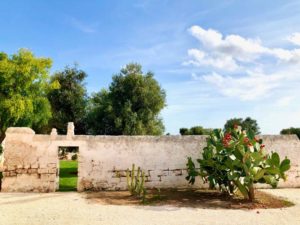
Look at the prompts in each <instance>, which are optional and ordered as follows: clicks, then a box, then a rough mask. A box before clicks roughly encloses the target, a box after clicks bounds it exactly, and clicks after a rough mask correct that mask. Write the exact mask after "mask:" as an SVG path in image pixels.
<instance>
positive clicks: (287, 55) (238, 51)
mask: <svg viewBox="0 0 300 225" xmlns="http://www.w3.org/2000/svg"><path fill="white" fill-rule="evenodd" d="M189 32H190V33H191V34H192V35H193V36H194V37H195V38H197V39H198V40H199V41H200V42H201V43H202V48H201V49H190V50H188V54H189V56H190V57H191V58H192V59H191V60H190V61H188V62H186V63H185V64H193V65H196V66H202V65H207V66H211V67H214V68H218V69H223V70H228V71H232V70H238V69H241V66H242V63H255V61H256V60H259V59H260V58H261V57H263V56H271V57H273V58H275V59H277V60H278V61H279V62H283V63H286V62H288V63H293V64H298V63H299V64H300V49H292V50H287V49H283V48H269V47H266V46H264V45H262V42H261V41H260V39H251V38H244V37H242V36H240V35H236V34H231V35H227V36H223V35H222V34H221V33H220V32H218V31H216V30H212V29H207V30H205V29H203V28H202V27H200V26H192V27H191V28H190V29H189ZM289 40H290V41H292V42H293V43H294V44H300V33H295V34H293V35H292V36H290V37H289ZM197 50H198V51H199V52H201V57H198V56H199V54H195V53H196V51H197Z"/></svg>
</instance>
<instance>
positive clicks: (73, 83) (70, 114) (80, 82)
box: [48, 65, 87, 134]
mask: <svg viewBox="0 0 300 225" xmlns="http://www.w3.org/2000/svg"><path fill="white" fill-rule="evenodd" d="M86 77H87V75H86V73H85V72H84V71H82V70H80V69H78V68H77V66H76V65H75V66H74V67H66V68H65V69H64V70H63V71H60V72H57V73H55V74H54V75H53V76H52V77H51V81H52V82H54V81H55V82H58V83H59V84H60V88H59V89H55V90H52V91H50V92H49V93H48V99H49V101H50V103H51V108H52V115H53V117H52V119H51V120H50V123H49V128H50V129H51V127H54V128H56V129H57V131H58V133H60V134H65V133H66V130H67V123H68V122H74V124H75V133H76V134H85V133H86V125H85V122H84V119H85V117H86V105H87V93H86V89H85V86H84V79H85V78H86Z"/></svg>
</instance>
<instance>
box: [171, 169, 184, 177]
mask: <svg viewBox="0 0 300 225" xmlns="http://www.w3.org/2000/svg"><path fill="white" fill-rule="evenodd" d="M172 173H173V174H174V175H175V176H181V175H182V170H181V169H175V170H172Z"/></svg>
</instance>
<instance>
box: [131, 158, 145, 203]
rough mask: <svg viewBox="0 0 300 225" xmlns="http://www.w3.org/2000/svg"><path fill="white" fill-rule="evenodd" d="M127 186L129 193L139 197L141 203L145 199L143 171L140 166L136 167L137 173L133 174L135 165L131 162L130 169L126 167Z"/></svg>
mask: <svg viewBox="0 0 300 225" xmlns="http://www.w3.org/2000/svg"><path fill="white" fill-rule="evenodd" d="M126 176H127V188H128V190H129V192H130V194H131V195H133V196H136V197H141V198H142V201H143V203H144V202H145V200H146V188H145V187H144V184H145V172H144V171H142V170H141V168H140V167H138V169H137V173H136V174H135V165H134V164H132V169H131V171H130V170H129V169H127V171H126Z"/></svg>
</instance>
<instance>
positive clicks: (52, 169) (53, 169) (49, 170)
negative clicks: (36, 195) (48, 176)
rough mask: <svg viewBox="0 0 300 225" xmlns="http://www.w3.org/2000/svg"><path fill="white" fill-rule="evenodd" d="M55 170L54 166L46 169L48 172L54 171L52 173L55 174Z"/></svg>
mask: <svg viewBox="0 0 300 225" xmlns="http://www.w3.org/2000/svg"><path fill="white" fill-rule="evenodd" d="M56 171H57V169H56V168H51V169H48V172H49V173H54V174H56Z"/></svg>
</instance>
